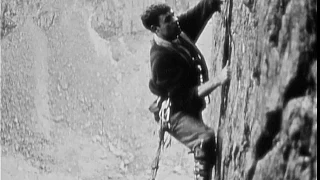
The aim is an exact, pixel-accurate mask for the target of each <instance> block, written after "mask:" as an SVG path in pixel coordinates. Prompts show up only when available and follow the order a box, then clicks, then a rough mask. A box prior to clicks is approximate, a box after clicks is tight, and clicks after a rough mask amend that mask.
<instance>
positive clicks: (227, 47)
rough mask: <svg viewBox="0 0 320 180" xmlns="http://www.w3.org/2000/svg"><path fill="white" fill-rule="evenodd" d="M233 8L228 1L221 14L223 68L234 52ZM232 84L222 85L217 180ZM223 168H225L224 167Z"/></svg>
mask: <svg viewBox="0 0 320 180" xmlns="http://www.w3.org/2000/svg"><path fill="white" fill-rule="evenodd" d="M232 6H233V0H228V1H227V2H226V8H225V9H224V12H223V13H221V15H222V18H223V20H222V23H223V25H224V26H225V37H224V44H223V59H222V67H224V66H226V65H228V64H227V63H230V62H231V52H232V46H231V43H232V44H233V46H234V42H233V38H232V34H231V18H232ZM229 87H230V83H229V82H228V83H226V84H224V85H222V88H221V105H220V117H219V121H218V130H217V147H218V151H217V153H218V154H217V155H218V158H217V162H216V168H215V180H223V179H224V176H223V175H224V172H223V171H224V169H223V171H222V172H221V164H222V163H221V161H222V138H221V137H222V135H221V132H220V130H221V128H220V126H221V121H222V120H223V119H225V116H226V110H227V102H228V91H229ZM222 168H223V167H222Z"/></svg>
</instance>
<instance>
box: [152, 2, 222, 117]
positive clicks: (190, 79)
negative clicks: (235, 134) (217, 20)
mask: <svg viewBox="0 0 320 180" xmlns="http://www.w3.org/2000/svg"><path fill="white" fill-rule="evenodd" d="M219 7H220V2H219V1H216V0H202V1H200V2H199V3H198V4H197V5H196V6H195V7H194V8H192V9H190V10H189V11H187V12H186V13H184V14H182V15H180V16H179V17H178V21H179V24H180V27H181V30H182V32H183V33H182V34H183V35H182V36H181V37H182V40H183V41H184V42H185V43H184V44H185V45H183V46H184V47H185V48H186V49H187V50H188V51H189V53H185V52H184V51H183V50H181V49H180V48H178V47H177V46H174V45H172V46H171V47H165V46H159V45H158V44H156V43H155V42H154V43H153V44H152V47H151V50H150V62H151V71H152V77H151V79H150V82H149V88H150V90H151V92H152V93H153V94H155V95H158V96H161V97H168V96H170V98H171V101H172V111H186V112H199V111H201V110H202V109H203V108H204V105H205V102H204V99H203V98H200V97H198V96H197V94H198V93H197V88H198V86H199V85H200V84H201V82H200V79H199V77H200V75H202V77H203V80H204V82H205V81H207V80H208V70H207V66H206V63H205V61H204V58H203V55H202V54H201V52H200V51H199V49H198V48H197V47H196V46H195V43H196V41H197V40H198V38H199V36H200V34H201V32H202V30H203V29H204V27H205V25H206V24H207V22H208V20H209V19H210V17H211V16H212V14H213V13H214V12H215V11H217V10H219ZM197 66H200V67H201V69H202V70H201V71H200V70H199V68H198V67H197Z"/></svg>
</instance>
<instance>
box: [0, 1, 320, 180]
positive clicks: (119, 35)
mask: <svg viewBox="0 0 320 180" xmlns="http://www.w3.org/2000/svg"><path fill="white" fill-rule="evenodd" d="M154 2H167V3H168V4H170V5H171V6H172V7H173V8H174V9H175V10H176V11H178V12H183V11H184V10H186V9H188V8H190V7H192V6H193V5H194V4H195V3H196V2H198V1H196V0H190V1H183V0H162V1H160V0H158V1H156V0H139V1H133V0H129V1H126V0H119V1H116V0H55V1H52V0H33V1H21V0H3V1H1V153H2V154H1V158H2V160H1V170H2V172H1V179H3V180H21V179H26V180H28V179H30V180H35V179H41V180H42V179H43V180H51V179H52V180H56V179H61V180H79V179H81V180H100V179H101V180H105V179H112V180H117V179H119V180H127V179H128V180H140V179H141V180H144V179H149V176H150V164H151V162H152V159H153V157H154V155H155V151H156V148H157V138H158V137H157V133H156V132H157V125H156V123H155V122H154V121H153V116H152V114H150V113H149V111H148V106H149V104H150V103H151V102H152V101H153V100H154V99H155V97H154V96H153V95H151V93H150V92H149V89H148V80H149V77H150V69H149V48H150V40H151V39H152V35H151V34H150V33H149V32H147V31H146V30H144V29H143V27H142V25H141V22H140V18H139V15H140V14H141V12H142V11H143V10H144V9H145V8H146V6H148V5H150V4H152V3H154ZM221 9H222V11H221V12H220V13H216V14H214V16H213V17H212V20H211V21H209V23H208V25H207V27H206V29H205V30H204V32H203V34H202V36H201V37H200V39H199V42H198V46H199V47H200V49H201V50H202V52H203V53H204V56H205V57H206V59H207V63H208V66H209V70H210V72H209V73H210V76H214V75H216V74H217V73H218V72H219V71H220V70H221V68H222V66H223V65H224V64H225V63H226V61H227V60H230V62H231V67H232V79H231V81H230V83H229V84H227V85H226V86H224V87H222V88H218V89H217V90H215V92H214V93H212V94H211V104H209V105H208V108H207V109H206V111H205V112H204V117H205V121H206V123H207V124H209V125H210V126H211V127H213V128H214V129H215V131H216V132H217V134H218V135H219V137H220V139H219V145H220V148H221V151H220V159H219V165H218V166H217V168H216V173H215V175H214V177H215V179H216V180H242V179H245V178H247V179H248V180H260V179H261V180H269V179H272V180H283V179H286V180H289V179H290V180H291V179H302V180H305V179H306V180H310V179H312V180H314V179H316V177H317V170H316V167H317V153H316V152H317V151H316V150H317V66H316V65H317V57H316V41H317V35H316V30H317V29H316V14H317V10H316V1H315V0H307V1H306V0H296V1H292V0H291V1H290V0H286V1H285V0H267V1H256V0H248V1H247V0H243V1H242V2H240V1H239V2H238V1H232V0H230V1H225V2H224V3H223V5H222V7H221ZM187 152H188V150H187V149H186V148H185V147H183V146H182V145H180V144H179V143H178V142H176V141H173V144H172V146H171V147H170V148H168V149H166V151H165V152H164V154H163V158H162V159H161V164H160V169H159V176H158V177H159V179H165V180H170V179H171V180H175V179H177V180H179V179H181V180H184V179H190V180H191V179H192V178H193V176H192V169H193V157H192V155H190V154H187Z"/></svg>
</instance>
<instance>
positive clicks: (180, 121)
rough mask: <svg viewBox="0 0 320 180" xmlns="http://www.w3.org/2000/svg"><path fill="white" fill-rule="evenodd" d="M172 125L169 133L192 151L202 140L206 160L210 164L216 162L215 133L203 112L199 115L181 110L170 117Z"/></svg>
mask: <svg viewBox="0 0 320 180" xmlns="http://www.w3.org/2000/svg"><path fill="white" fill-rule="evenodd" d="M170 124H171V127H170V129H169V130H168V133H169V134H170V135H171V136H173V137H174V138H175V139H177V140H178V141H179V142H181V143H182V144H184V145H185V146H186V147H188V148H189V149H190V150H191V151H193V150H194V148H195V147H196V146H198V145H199V143H200V142H201V141H202V143H203V150H204V153H205V157H204V160H205V161H206V162H207V163H209V164H214V163H215V147H216V143H215V133H214V130H213V129H212V128H210V127H208V126H207V125H206V124H204V122H203V119H202V115H201V112H200V113H199V114H197V115H194V114H189V113H187V112H183V111H179V112H176V113H174V114H172V115H171V117H170Z"/></svg>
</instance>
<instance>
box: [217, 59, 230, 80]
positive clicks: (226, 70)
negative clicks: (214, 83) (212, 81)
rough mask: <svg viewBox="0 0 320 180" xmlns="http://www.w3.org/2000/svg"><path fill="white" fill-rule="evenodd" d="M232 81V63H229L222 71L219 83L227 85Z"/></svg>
mask: <svg viewBox="0 0 320 180" xmlns="http://www.w3.org/2000/svg"><path fill="white" fill-rule="evenodd" d="M230 79H231V69H230V61H228V62H227V64H226V66H225V67H224V68H223V69H222V70H221V72H220V74H219V76H218V81H219V82H220V83H221V85H222V84H224V83H226V82H227V81H229V80H230Z"/></svg>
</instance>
